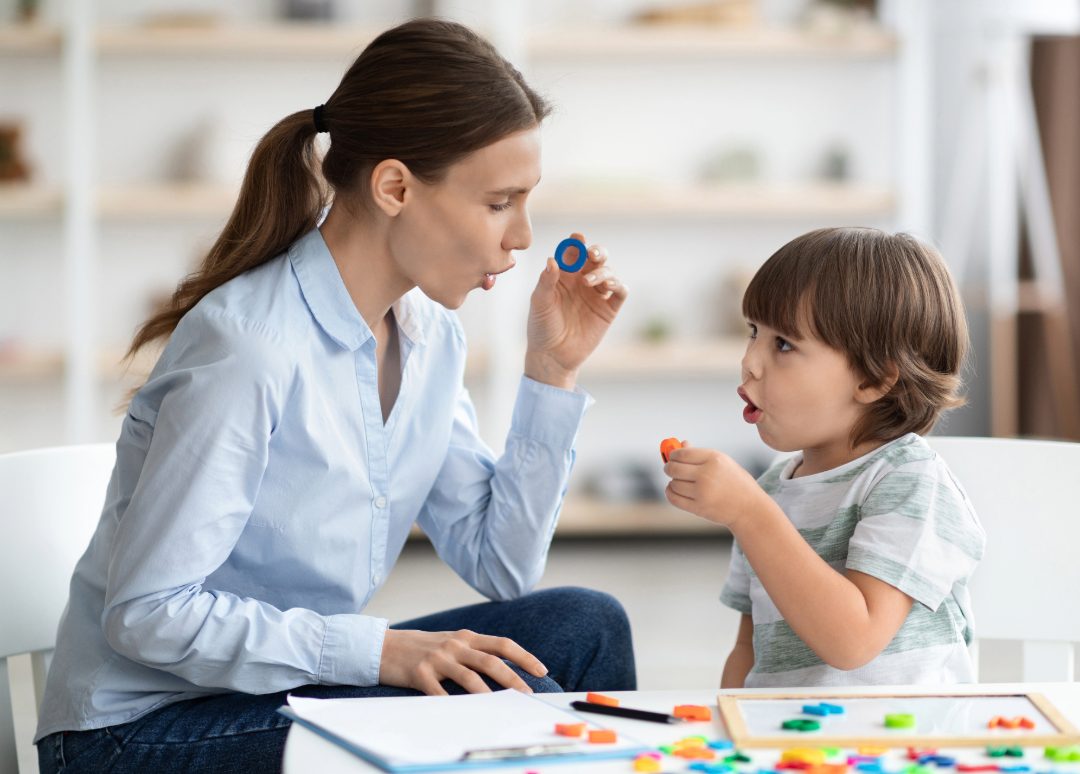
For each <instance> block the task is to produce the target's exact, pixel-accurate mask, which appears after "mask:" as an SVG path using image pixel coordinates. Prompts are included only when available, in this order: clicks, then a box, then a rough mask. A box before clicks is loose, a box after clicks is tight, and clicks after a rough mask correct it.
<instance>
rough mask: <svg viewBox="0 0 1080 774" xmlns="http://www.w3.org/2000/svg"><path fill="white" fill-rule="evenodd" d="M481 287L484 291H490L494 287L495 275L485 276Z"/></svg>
mask: <svg viewBox="0 0 1080 774" xmlns="http://www.w3.org/2000/svg"><path fill="white" fill-rule="evenodd" d="M482 287H483V288H484V290H491V289H492V288H493V287H495V275H494V274H485V275H484V284H483V285H482Z"/></svg>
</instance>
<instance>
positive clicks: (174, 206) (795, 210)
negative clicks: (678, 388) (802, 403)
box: [0, 182, 895, 220]
mask: <svg viewBox="0 0 1080 774" xmlns="http://www.w3.org/2000/svg"><path fill="white" fill-rule="evenodd" d="M236 196H237V189H236V188H235V187H233V186H230V185H225V184H214V183H160V184H135V185H122V186H107V187H104V188H102V189H101V191H100V192H99V195H98V206H99V211H100V215H101V216H102V217H103V218H105V219H108V220H139V219H155V218H159V219H168V218H224V217H226V216H227V215H228V214H229V213H230V212H231V211H232V208H233V205H234V204H235V203H236ZM62 208H63V195H62V193H61V191H60V189H59V188H55V187H49V186H36V185H19V184H15V185H0V218H4V217H23V216H28V215H35V216H41V217H45V216H51V215H58V214H60V212H61V211H62ZM894 208H895V197H894V196H893V194H892V191H890V190H889V189H888V188H885V187H880V186H867V185H857V184H825V183H820V184H807V185H764V184H763V185H728V186H700V185H699V186H683V187H677V186H662V185H656V186H644V185H642V184H641V183H640V182H635V183H627V184H625V185H614V184H610V185H593V184H588V183H583V184H581V185H578V186H571V185H568V184H557V183H556V184H552V186H551V188H549V189H544V188H541V189H539V190H538V191H537V192H536V194H535V196H534V199H533V201H532V203H531V206H530V210H531V212H532V214H533V215H534V216H549V217H551V216H558V217H579V216H582V217H623V218H649V217H656V218H660V217H664V218H674V217H692V218H699V217H718V218H758V219H769V218H774V219H775V218H811V217H846V218H851V217H862V218H884V217H888V216H889V215H891V214H892V213H893V210H894Z"/></svg>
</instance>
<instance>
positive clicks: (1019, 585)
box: [927, 436, 1080, 681]
mask: <svg viewBox="0 0 1080 774" xmlns="http://www.w3.org/2000/svg"><path fill="white" fill-rule="evenodd" d="M927 441H928V442H929V443H930V445H931V447H933V448H934V449H935V450H936V451H937V452H938V453H939V454H940V455H941V456H942V458H943V459H944V460H945V462H946V463H947V464H948V466H949V468H950V469H951V470H952V471H953V473H954V474H955V475H956V477H957V479H959V481H960V484H961V485H962V486H963V487H964V489H965V490H966V491H967V493H968V497H970V498H971V502H972V504H973V505H974V506H975V511H976V513H978V515H979V520H980V521H981V522H982V524H983V527H984V528H985V529H986V536H987V549H986V556H985V557H984V558H983V560H982V562H981V563H980V564H979V567H978V569H977V570H976V571H975V575H974V577H973V578H972V583H971V596H972V606H973V608H974V615H975V634H976V637H977V638H979V639H991V640H1019V641H1021V642H1022V643H1023V645H1022V652H1023V665H1022V673H1023V674H1022V679H1023V680H1025V681H1055V680H1070V681H1071V680H1072V679H1073V664H1074V653H1073V650H1074V648H1073V644H1074V643H1077V642H1080V605H1077V602H1076V597H1077V590H1078V589H1080V555H1078V551H1077V548H1078V547H1080V443H1065V442H1058V441H1037V440H1026V439H1014V438H959V437H955V438H947V437H936V436H930V437H928V438H927Z"/></svg>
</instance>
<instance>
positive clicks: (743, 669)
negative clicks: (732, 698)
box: [720, 613, 754, 688]
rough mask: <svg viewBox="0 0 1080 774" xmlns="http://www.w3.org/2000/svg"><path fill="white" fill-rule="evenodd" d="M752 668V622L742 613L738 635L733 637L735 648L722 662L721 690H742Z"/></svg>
mask: <svg viewBox="0 0 1080 774" xmlns="http://www.w3.org/2000/svg"><path fill="white" fill-rule="evenodd" d="M753 668H754V621H753V619H752V618H751V617H750V616H749V615H747V614H746V613H743V615H742V620H740V621H739V633H738V635H737V636H736V637H735V646H734V647H733V648H732V649H731V653H730V654H728V657H727V661H726V662H724V674H723V676H722V677H721V678H720V687H721V688H742V687H743V686H745V685H746V676H747V675H748V674H750V670H751V669H753Z"/></svg>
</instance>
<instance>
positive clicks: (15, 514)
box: [0, 444, 116, 772]
mask: <svg viewBox="0 0 1080 774" xmlns="http://www.w3.org/2000/svg"><path fill="white" fill-rule="evenodd" d="M115 459H116V456H115V450H114V447H113V446H112V444H88V445H84V446H66V447H57V448H52V449H38V450H34V451H27V452H17V453H14V454H3V455H0V524H2V527H0V529H2V532H0V590H2V591H0V622H3V623H2V625H0V664H3V662H4V661H5V660H6V667H7V670H6V671H7V674H8V683H9V685H8V687H9V690H10V695H11V705H12V706H11V718H12V723H13V725H14V728H13V729H11V728H3V727H0V771H3V770H5V766H4V763H5V758H7V759H8V762H10V759H11V749H12V747H14V749H15V752H16V756H17V760H18V770H19V771H20V772H26V771H33V772H36V771H37V756H36V753H35V752H34V748H33V746H32V744H31V739H32V736H33V733H34V727H35V726H36V725H37V709H38V706H39V704H40V701H41V692H42V690H43V688H44V677H45V669H44V663H45V661H44V655H43V654H44V652H45V651H49V650H52V648H53V645H54V644H55V639H56V627H57V624H58V623H59V621H60V616H61V614H62V613H63V610H64V605H65V604H67V599H68V586H69V583H70V581H71V573H72V570H73V569H74V567H75V563H76V562H77V561H78V559H79V557H80V556H81V555H82V553H83V551H85V550H86V546H87V544H88V543H89V542H90V536H91V535H92V534H93V532H94V529H95V527H96V526H97V523H98V519H99V517H100V515H101V508H102V505H103V504H104V502H105V490H106V488H107V486H108V483H109V476H110V475H111V473H112V469H113V464H114V462H115ZM2 688H3V686H2V685H0V699H3V690H2ZM4 709H6V708H4ZM6 715H7V712H3V713H0V717H3V716H6ZM3 725H6V724H0V726H3ZM12 739H14V742H13V743H12V741H11V740H12ZM8 770H10V769H8Z"/></svg>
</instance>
